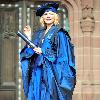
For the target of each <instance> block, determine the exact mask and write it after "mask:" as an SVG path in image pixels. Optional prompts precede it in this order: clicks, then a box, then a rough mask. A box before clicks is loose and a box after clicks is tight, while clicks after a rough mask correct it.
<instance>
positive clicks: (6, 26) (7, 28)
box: [0, 10, 16, 38]
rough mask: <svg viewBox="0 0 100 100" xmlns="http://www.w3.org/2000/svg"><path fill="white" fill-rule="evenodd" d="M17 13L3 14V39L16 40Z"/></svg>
mask: <svg viewBox="0 0 100 100" xmlns="http://www.w3.org/2000/svg"><path fill="white" fill-rule="evenodd" d="M15 18H16V12H15V11H11V10H8V11H4V12H2V13H1V17H0V23H1V25H2V26H0V27H1V34H0V37H2V38H15V37H16V34H15V29H16V23H15V22H16V19H15Z"/></svg>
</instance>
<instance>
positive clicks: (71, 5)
mask: <svg viewBox="0 0 100 100" xmlns="http://www.w3.org/2000/svg"><path fill="white" fill-rule="evenodd" d="M61 5H62V6H65V7H66V9H67V10H68V19H69V24H70V34H71V37H72V39H73V42H75V41H74V38H76V37H78V33H79V32H78V30H79V29H78V27H79V21H78V20H79V15H78V12H79V11H78V6H77V4H76V2H75V1H74V0H62V1H61ZM76 45H77V44H76Z"/></svg>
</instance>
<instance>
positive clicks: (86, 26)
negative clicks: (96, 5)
mask: <svg viewBox="0 0 100 100" xmlns="http://www.w3.org/2000/svg"><path fill="white" fill-rule="evenodd" d="M89 2H90V0H87V1H86V0H85V1H84V0H82V8H83V9H82V19H81V28H82V31H83V32H93V30H94V23H95V22H94V16H93V5H92V3H89ZM91 2H93V1H92V0H91Z"/></svg>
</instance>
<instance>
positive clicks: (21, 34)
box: [17, 31, 36, 49]
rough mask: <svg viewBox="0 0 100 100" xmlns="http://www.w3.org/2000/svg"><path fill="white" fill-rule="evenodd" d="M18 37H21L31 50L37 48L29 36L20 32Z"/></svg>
mask: <svg viewBox="0 0 100 100" xmlns="http://www.w3.org/2000/svg"><path fill="white" fill-rule="evenodd" d="M17 35H18V36H19V37H21V38H22V39H23V40H24V41H25V42H26V44H28V45H29V46H30V47H31V48H33V49H34V48H36V46H35V45H34V44H33V43H32V42H31V41H30V40H29V39H28V38H27V36H25V34H23V33H22V32H20V31H18V32H17Z"/></svg>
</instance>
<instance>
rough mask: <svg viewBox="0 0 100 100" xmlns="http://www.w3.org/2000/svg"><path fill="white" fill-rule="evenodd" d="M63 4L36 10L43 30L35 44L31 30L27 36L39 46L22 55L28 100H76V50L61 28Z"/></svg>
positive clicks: (27, 32)
mask: <svg viewBox="0 0 100 100" xmlns="http://www.w3.org/2000/svg"><path fill="white" fill-rule="evenodd" d="M58 7H59V4H58V3H55V2H49V3H45V4H43V5H41V6H40V7H38V8H37V9H36V16H40V23H41V27H42V28H40V29H39V31H37V32H36V34H37V36H36V37H35V39H34V40H32V39H31V38H30V36H31V28H30V26H26V27H25V28H24V33H25V34H26V36H27V37H28V38H30V40H31V41H32V42H33V43H34V44H35V45H36V46H37V47H36V48H34V49H32V48H31V47H29V46H28V45H27V44H26V45H25V46H24V48H23V49H22V50H21V52H20V61H21V69H22V80H23V88H24V92H25V95H26V98H27V100H72V95H73V91H74V88H75V84H76V69H75V56H74V46H73V44H72V43H71V38H70V36H69V34H68V32H67V31H65V30H64V29H63V28H61V27H60V25H59V15H58V11H57V9H58Z"/></svg>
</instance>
